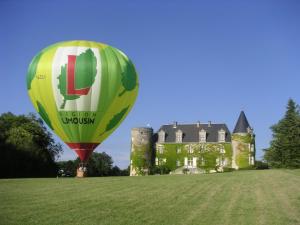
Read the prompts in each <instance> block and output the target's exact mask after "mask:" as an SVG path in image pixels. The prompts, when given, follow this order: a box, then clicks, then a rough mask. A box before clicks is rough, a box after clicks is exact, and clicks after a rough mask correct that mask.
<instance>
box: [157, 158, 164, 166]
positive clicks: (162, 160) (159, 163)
mask: <svg viewBox="0 0 300 225" xmlns="http://www.w3.org/2000/svg"><path fill="white" fill-rule="evenodd" d="M166 162H167V159H166V158H161V159H159V158H155V165H156V166H160V165H164V164H165V163H166Z"/></svg>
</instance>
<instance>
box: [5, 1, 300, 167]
mask: <svg viewBox="0 0 300 225" xmlns="http://www.w3.org/2000/svg"><path fill="white" fill-rule="evenodd" d="M299 12H300V1H297V0H294V1H293V0H281V1H278V0H272V1H271V0H270V1H267V0H259V1H255V0H252V1H242V0H228V1H222V0H215V1H168V0H166V1H138V0H131V1H129V0H127V1H126V0H123V1H121V0H120V1H76V0H72V1H58V0H51V1H30V0H28V1H14V0H2V1H0V27H1V35H0V49H1V51H0V59H1V60H0V68H1V72H0V78H1V82H0V103H1V104H0V113H3V112H7V111H11V112H13V113H15V114H27V113H29V112H33V111H34V108H33V106H32V105H31V102H30V100H29V98H28V96H27V90H26V84H25V77H26V71H27V67H28V64H29V63H30V61H31V59H32V57H33V56H34V55H35V54H36V53H37V52H39V51H40V50H41V49H43V48H45V47H46V46H48V45H51V44H53V43H55V42H58V41H66V40H76V39H82V40H92V41H97V42H103V43H106V44H109V45H112V46H114V47H117V48H119V49H121V50H122V51H124V52H125V53H126V54H127V55H128V56H129V57H130V58H131V59H132V61H133V62H134V64H135V66H136V68H137V71H138V73H139V79H140V91H139V95H138V98H137V101H136V104H135V106H134V108H133V110H132V111H131V113H130V114H129V115H128V117H127V118H126V119H125V121H124V122H123V124H122V125H121V126H120V127H119V128H118V129H117V130H116V131H115V132H114V134H112V135H111V136H110V137H109V138H108V139H107V140H106V141H104V142H103V144H102V145H101V146H100V147H98V148H97V149H96V151H100V152H101V151H105V152H107V153H108V154H110V155H112V157H113V159H114V161H115V163H116V164H117V165H118V166H120V167H122V168H125V167H126V166H127V165H128V164H129V152H130V129H131V128H132V127H137V126H146V125H147V124H150V125H151V126H152V127H153V128H154V130H157V129H158V128H159V126H160V125H162V124H167V123H172V121H178V122H179V123H193V122H196V121H198V120H200V121H202V122H207V121H208V120H211V121H213V122H216V123H218V122H225V123H226V124H227V125H228V127H229V129H230V130H233V128H234V125H235V122H236V120H237V118H238V116H239V113H240V111H241V110H244V111H245V113H246V116H247V117H248V120H249V122H250V124H251V125H252V126H253V127H254V131H255V133H256V144H257V150H258V152H257V156H258V157H261V156H262V151H261V149H263V148H266V147H268V145H269V141H270V140H271V131H270V129H269V127H270V126H271V125H272V124H274V123H276V122H277V121H278V120H279V119H280V118H282V116H283V114H284V111H285V106H286V103H287V101H288V98H293V99H294V100H295V101H296V102H297V103H300V94H299V84H300V13H299ZM57 140H58V139H57ZM64 148H65V151H64V154H63V155H62V156H61V159H74V158H75V153H73V152H72V151H71V150H69V149H67V147H66V146H64Z"/></svg>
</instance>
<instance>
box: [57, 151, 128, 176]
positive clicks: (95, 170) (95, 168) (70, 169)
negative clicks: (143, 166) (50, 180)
mask: <svg viewBox="0 0 300 225" xmlns="http://www.w3.org/2000/svg"><path fill="white" fill-rule="evenodd" d="M79 163H80V159H79V158H77V159H76V160H69V161H61V162H58V163H57V164H58V167H59V174H58V175H59V176H71V177H74V176H76V170H77V168H78V167H79ZM87 176H88V177H103V176H129V168H127V169H124V170H122V169H120V168H119V167H118V166H113V160H112V158H111V156H109V155H108V154H106V153H105V152H102V153H98V152H93V153H92V155H91V156H90V158H89V161H88V163H87Z"/></svg>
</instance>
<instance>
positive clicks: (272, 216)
mask: <svg viewBox="0 0 300 225" xmlns="http://www.w3.org/2000/svg"><path fill="white" fill-rule="evenodd" d="M299 174H300V170H267V171H239V172H233V173H224V174H205V175H188V176H185V175H183V176H175V175H174V176H148V177H106V178H87V179H74V178H68V179H11V180H0V224H25V225H26V224H101V225H102V224H103V225H106V224H130V225H134V224H142V225H144V224H145V225H146V224H158V225H164V224H166V225H168V224H172V225H173V224H174V225H176V224H197V225H201V224H218V225H219V224H225V225H226V224H228V225H229V224H230V225H232V224H239V225H240V224H245V225H246V224H247V225H251V224H272V225H274V224H275V225H276V224H278V225H280V224H282V225H289V224H291V225H293V224H295V225H296V224H297V225H298V224H300V221H299V218H300V179H299Z"/></svg>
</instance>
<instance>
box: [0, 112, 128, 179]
mask: <svg viewBox="0 0 300 225" xmlns="http://www.w3.org/2000/svg"><path fill="white" fill-rule="evenodd" d="M62 151H63V150H62V146H61V145H60V144H59V143H56V142H55V140H54V139H53V136H52V134H51V133H50V132H49V131H48V130H47V128H46V127H45V126H44V123H43V121H42V120H41V119H39V118H38V117H36V116H35V114H29V115H14V114H12V113H3V114H1V115H0V178H17V177H56V176H57V175H59V174H61V171H62V170H63V171H64V173H68V175H69V176H75V174H76V169H77V167H78V164H79V159H76V160H73V161H66V162H56V160H57V159H58V157H59V155H60V154H61V153H62ZM88 175H89V176H122V175H129V171H128V169H125V170H121V169H120V168H118V167H117V166H113V160H112V158H111V157H110V156H109V155H107V154H106V153H104V152H102V153H93V154H92V156H91V158H90V160H89V163H88Z"/></svg>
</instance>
